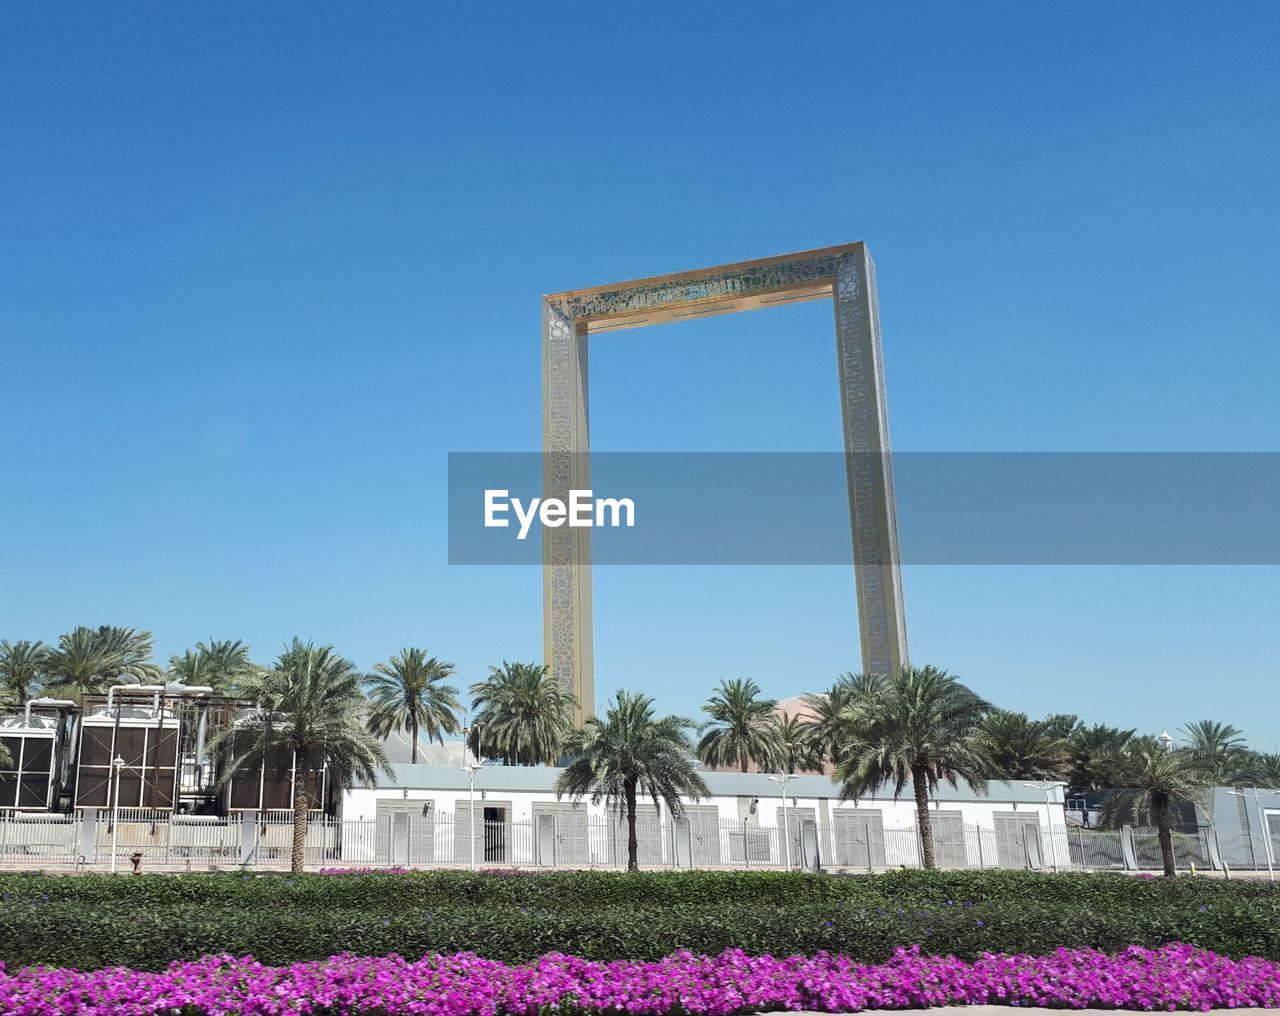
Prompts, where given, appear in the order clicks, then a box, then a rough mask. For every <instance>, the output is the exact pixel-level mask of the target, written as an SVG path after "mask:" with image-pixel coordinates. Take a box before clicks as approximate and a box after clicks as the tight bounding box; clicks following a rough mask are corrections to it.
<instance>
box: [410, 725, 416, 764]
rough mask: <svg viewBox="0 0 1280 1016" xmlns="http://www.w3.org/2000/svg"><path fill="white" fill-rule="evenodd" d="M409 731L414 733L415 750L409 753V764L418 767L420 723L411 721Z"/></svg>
mask: <svg viewBox="0 0 1280 1016" xmlns="http://www.w3.org/2000/svg"><path fill="white" fill-rule="evenodd" d="M409 729H410V730H411V731H412V732H413V748H412V749H411V750H410V752H409V763H410V764H411V765H415V766H416V765H417V764H418V721H417V720H410V721H409Z"/></svg>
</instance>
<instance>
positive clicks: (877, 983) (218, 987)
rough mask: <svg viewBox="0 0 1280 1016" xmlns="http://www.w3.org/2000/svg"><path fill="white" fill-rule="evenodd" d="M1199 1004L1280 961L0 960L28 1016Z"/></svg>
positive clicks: (1267, 1002) (1259, 983) (9, 1001)
mask: <svg viewBox="0 0 1280 1016" xmlns="http://www.w3.org/2000/svg"><path fill="white" fill-rule="evenodd" d="M948 1004H950V1005H959V1004H998V1005H1021V1006H1046V1007H1061V1008H1084V1007H1102V1008H1128V1009H1148V1010H1149V1009H1162V1010H1171V1009H1191V1010H1208V1009H1212V1008H1225V1007H1233V1008H1234V1007H1240V1006H1268V1007H1277V1006H1280V963H1274V962H1271V961H1268V960H1261V959H1242V960H1231V959H1227V958H1225V957H1222V956H1217V955H1215V954H1214V953H1211V952H1206V951H1203V950H1198V949H1195V948H1193V947H1191V946H1187V945H1168V946H1164V947H1162V948H1160V949H1143V948H1139V947H1136V946H1134V947H1131V948H1129V949H1126V950H1124V951H1123V952H1121V953H1120V954H1119V955H1116V956H1109V955H1107V954H1105V953H1101V952H1098V951H1096V950H1092V949H1060V950H1058V951H1056V952H1054V953H1051V954H1050V955H1047V956H1023V955H1014V956H1007V955H999V954H986V955H984V956H981V957H979V958H978V959H976V960H974V961H973V962H964V961H962V960H958V959H955V958H951V957H939V956H927V955H923V954H921V952H920V950H919V947H912V948H911V949H900V950H898V951H897V952H896V953H895V954H894V956H893V959H891V960H890V961H889V962H888V963H884V964H881V965H878V966H863V965H859V964H856V963H854V962H852V961H851V960H848V959H846V958H844V957H840V956H834V955H831V954H821V955H818V956H815V957H812V958H804V957H792V958H790V959H774V958H772V957H769V956H760V957H752V956H748V955H747V954H746V953H743V952H741V951H738V950H730V951H727V952H724V953H722V954H720V955H719V956H695V955H692V954H690V953H678V954H675V955H673V956H668V957H666V958H665V959H663V960H659V961H656V962H639V961H631V960H622V961H615V962H612V963H597V962H591V961H588V960H583V959H578V958H575V957H572V956H564V955H560V954H549V955H547V956H543V957H542V958H541V959H539V960H537V961H535V962H533V963H528V964H521V965H507V964H504V963H500V962H498V961H495V960H485V959H481V958H479V957H477V956H475V955H472V954H468V953H461V954H457V955H453V956H445V957H439V956H429V957H426V958H424V959H421V960H418V961H410V960H405V959H402V958H400V957H398V956H394V955H393V956H385V957H381V958H373V959H363V958H359V957H355V956H350V955H343V956H334V957H332V958H330V959H328V960H324V961H321V962H316V963H297V964H293V965H291V966H286V967H268V966H263V965H261V964H258V963H256V962H254V961H253V960H252V959H251V958H248V957H246V958H243V959H234V958H231V957H228V956H214V957H206V958H204V959H201V960H196V961H193V962H187V963H174V964H173V965H172V966H170V967H169V968H168V969H167V970H164V971H161V972H158V973H144V972H139V971H133V970H125V969H120V968H114V969H107V970H100V971H96V972H80V971H76V970H67V969H47V968H26V969H22V970H18V971H16V972H15V973H12V974H10V973H8V972H4V971H0V1011H4V1012H6V1013H14V1014H19V1016H36V1014H40V1016H46V1014H49V1016H55V1014H56V1016H63V1014H65V1016H72V1014H76V1016H107V1014H112V1016H134V1014H137V1016H142V1014H148V1016H150V1014H152V1013H156V1012H168V1013H175V1012H176V1013H210V1014H213V1013H216V1014H227V1016H230V1014H250V1013H252V1014H255V1016H269V1014H275V1013H279V1014H285V1013H310V1014H317V1013H337V1012H344V1013H345V1012H361V1013H383V1014H399V1013H431V1014H434V1016H499V1014H503V1016H539V1014H545V1013H549V1012H552V1011H558V1012H559V1013H561V1014H564V1016H586V1014H592V1016H594V1014H604V1013H619V1012H625V1013H626V1014H627V1016H665V1014H668V1013H695V1014H701V1016H730V1014H736V1013H749V1012H760V1011H767V1010H777V1009H789V1010H801V1009H808V1010H819V1011H824V1012H855V1011H858V1010H861V1009H903V1008H920V1007H925V1006H935V1005H948Z"/></svg>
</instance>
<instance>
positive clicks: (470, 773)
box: [462, 763, 480, 871]
mask: <svg viewBox="0 0 1280 1016" xmlns="http://www.w3.org/2000/svg"><path fill="white" fill-rule="evenodd" d="M462 771H463V772H464V773H466V774H467V779H468V780H470V781H471V808H470V813H471V834H470V839H471V870H472V871H475V870H476V773H478V772H479V771H480V767H479V766H478V765H475V764H474V763H471V764H469V765H465V766H463V767H462Z"/></svg>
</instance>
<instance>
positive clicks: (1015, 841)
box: [992, 811, 1040, 868]
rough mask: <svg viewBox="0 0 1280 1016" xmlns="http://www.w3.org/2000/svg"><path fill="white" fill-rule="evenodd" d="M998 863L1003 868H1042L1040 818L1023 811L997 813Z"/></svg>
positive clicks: (995, 818)
mask: <svg viewBox="0 0 1280 1016" xmlns="http://www.w3.org/2000/svg"><path fill="white" fill-rule="evenodd" d="M992 818H993V819H994V821H995V827H996V863H997V864H999V865H1000V867H1002V868H1031V867H1035V868H1038V867H1040V816H1039V815H1033V814H1031V813H1029V812H1023V811H1009V812H997V813H996V814H995V815H993V816H992Z"/></svg>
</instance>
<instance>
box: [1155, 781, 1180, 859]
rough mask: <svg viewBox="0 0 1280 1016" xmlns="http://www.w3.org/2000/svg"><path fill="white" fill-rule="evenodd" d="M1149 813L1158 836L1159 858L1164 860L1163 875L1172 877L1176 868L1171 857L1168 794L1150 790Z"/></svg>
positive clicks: (1171, 836) (1171, 834)
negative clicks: (1152, 816)
mask: <svg viewBox="0 0 1280 1016" xmlns="http://www.w3.org/2000/svg"><path fill="white" fill-rule="evenodd" d="M1151 813H1152V814H1153V815H1154V816H1155V820H1156V834H1157V835H1158V836H1159V838H1160V859H1161V860H1162V861H1163V862H1164V877H1165V878H1174V877H1175V876H1176V875H1177V874H1178V869H1177V864H1176V862H1175V861H1174V857H1173V833H1172V831H1171V830H1170V829H1169V795H1168V794H1165V793H1160V792H1158V791H1153V792H1152V794H1151Z"/></svg>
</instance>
